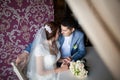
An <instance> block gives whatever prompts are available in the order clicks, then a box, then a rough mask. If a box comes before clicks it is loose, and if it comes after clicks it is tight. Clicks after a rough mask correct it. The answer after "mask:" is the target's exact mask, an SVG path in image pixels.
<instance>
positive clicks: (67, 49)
mask: <svg viewBox="0 0 120 80" xmlns="http://www.w3.org/2000/svg"><path fill="white" fill-rule="evenodd" d="M72 36H73V35H72V34H71V35H70V36H67V37H65V40H64V43H63V45H62V48H61V52H62V58H66V57H69V56H71V51H70V44H71V40H72Z"/></svg>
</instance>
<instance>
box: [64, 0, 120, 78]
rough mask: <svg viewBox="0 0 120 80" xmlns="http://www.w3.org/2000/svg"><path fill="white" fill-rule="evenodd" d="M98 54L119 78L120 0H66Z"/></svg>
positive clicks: (115, 76)
mask: <svg viewBox="0 0 120 80" xmlns="http://www.w3.org/2000/svg"><path fill="white" fill-rule="evenodd" d="M66 2H67V3H68V5H69V6H70V8H71V10H72V11H73V13H74V16H75V17H76V19H77V20H78V22H79V24H81V25H82V28H83V30H84V31H85V33H86V35H87V36H88V37H89V39H90V40H91V42H92V44H93V46H94V47H95V48H96V50H97V51H98V54H99V55H100V57H101V58H102V60H103V61H104V62H105V64H106V66H107V67H108V69H109V70H110V71H111V73H112V75H113V76H114V78H115V79H116V80H119V79H120V76H119V74H120V37H119V34H120V15H119V14H120V9H119V8H120V0H109V1H108V0H75V1H74V0H66Z"/></svg>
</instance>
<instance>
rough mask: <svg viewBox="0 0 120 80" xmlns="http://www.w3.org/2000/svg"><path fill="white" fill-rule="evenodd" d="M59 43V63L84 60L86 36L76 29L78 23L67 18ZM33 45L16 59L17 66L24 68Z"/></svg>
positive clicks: (62, 27) (62, 26) (64, 21)
mask: <svg viewBox="0 0 120 80" xmlns="http://www.w3.org/2000/svg"><path fill="white" fill-rule="evenodd" d="M58 42H59V44H60V48H59V49H60V52H61V58H60V60H59V61H58V65H59V63H62V62H63V61H66V62H67V63H69V62H70V61H76V60H78V59H82V58H83V57H84V56H85V54H86V49H85V45H84V34H83V33H82V32H81V31H79V30H77V29H76V22H75V20H74V19H73V18H71V17H67V18H65V19H64V20H63V21H62V23H61V34H60V35H59V38H58ZM31 46H32V43H31V44H29V45H28V47H27V48H26V49H25V50H24V52H23V53H22V54H21V55H19V56H18V57H17V59H16V64H17V65H18V64H20V65H21V66H22V67H23V68H24V66H25V65H26V63H27V60H28V57H29V54H30V50H31Z"/></svg>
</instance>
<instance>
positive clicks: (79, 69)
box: [69, 60, 88, 79]
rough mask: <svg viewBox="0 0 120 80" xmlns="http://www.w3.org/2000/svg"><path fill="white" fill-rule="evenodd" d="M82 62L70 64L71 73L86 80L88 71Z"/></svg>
mask: <svg viewBox="0 0 120 80" xmlns="http://www.w3.org/2000/svg"><path fill="white" fill-rule="evenodd" d="M84 66H85V65H84V64H83V62H82V61H80V60H77V61H76V62H70V67H69V69H70V71H71V72H72V74H73V75H74V76H76V77H78V78H80V79H84V78H86V77H87V74H88V71H87V70H86V69H85V67H84Z"/></svg>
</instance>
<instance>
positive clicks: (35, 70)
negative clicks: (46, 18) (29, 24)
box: [27, 22, 68, 80]
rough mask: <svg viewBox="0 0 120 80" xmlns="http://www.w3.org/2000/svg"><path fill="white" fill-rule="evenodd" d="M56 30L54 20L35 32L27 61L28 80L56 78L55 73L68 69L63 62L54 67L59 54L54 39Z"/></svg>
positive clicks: (57, 45) (55, 79) (56, 33)
mask: <svg viewBox="0 0 120 80" xmlns="http://www.w3.org/2000/svg"><path fill="white" fill-rule="evenodd" d="M58 30H59V28H58V27H57V26H56V25H55V23H54V22H48V23H46V24H45V26H44V27H42V28H40V30H38V32H37V33H36V35H35V39H34V41H33V44H32V49H31V54H30V58H29V63H28V70H27V76H28V78H29V80H58V75H57V73H59V72H61V71H65V70H68V66H67V65H65V64H64V63H63V64H62V65H61V67H59V68H57V67H56V62H57V61H58V60H59V58H60V56H61V55H60V52H59V50H58V47H59V44H58V43H57V41H56V38H57V37H58Z"/></svg>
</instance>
